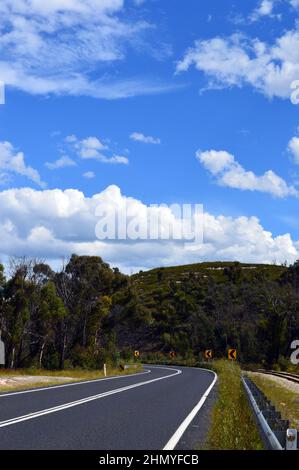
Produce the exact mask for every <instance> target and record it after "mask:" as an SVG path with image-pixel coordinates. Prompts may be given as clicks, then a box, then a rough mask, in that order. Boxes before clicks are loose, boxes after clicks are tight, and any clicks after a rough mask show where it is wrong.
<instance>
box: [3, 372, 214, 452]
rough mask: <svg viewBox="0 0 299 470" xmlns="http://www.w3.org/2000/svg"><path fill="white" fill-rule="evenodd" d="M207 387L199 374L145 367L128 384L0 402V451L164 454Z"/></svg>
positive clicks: (64, 389) (68, 388) (205, 375)
mask: <svg viewBox="0 0 299 470" xmlns="http://www.w3.org/2000/svg"><path fill="white" fill-rule="evenodd" d="M215 381H216V376H215V374H214V373H213V372H211V371H208V370H204V369H195V368H185V367H166V366H145V367H144V372H141V373H139V374H134V375H129V376H121V377H113V378H111V377H110V378H106V379H99V380H93V381H87V382H84V383H82V382H80V383H75V384H65V385H59V386H54V387H49V388H46V389H35V390H27V391H24V392H13V393H6V394H0V449H73V450H74V449H78V450H79V449H80V450H81V449H84V450H85V449H95V450H101V449H103V450H112V449H116V450H131V449H143V450H145V449H147V450H151V449H169V450H170V449H173V448H174V447H175V446H176V445H177V444H178V442H179V441H180V439H181V437H182V435H183V433H184V431H185V430H186V429H187V427H188V426H189V425H190V423H191V421H192V420H193V418H194V417H195V416H196V415H197V414H198V413H199V416H200V413H201V407H202V405H203V403H204V401H205V399H206V397H207V395H208V394H209V392H210V391H211V390H212V388H213V386H214V383H215ZM197 416H198V415H197Z"/></svg>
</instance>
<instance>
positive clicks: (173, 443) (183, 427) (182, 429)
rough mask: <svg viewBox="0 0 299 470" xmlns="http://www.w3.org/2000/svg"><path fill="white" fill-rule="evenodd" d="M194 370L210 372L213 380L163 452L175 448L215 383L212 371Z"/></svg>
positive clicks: (215, 377) (215, 376)
mask: <svg viewBox="0 0 299 470" xmlns="http://www.w3.org/2000/svg"><path fill="white" fill-rule="evenodd" d="M195 369H197V370H205V371H206V372H211V373H212V374H214V380H213V382H212V383H211V385H210V386H209V387H208V388H207V390H206V391H205V393H204V394H203V396H202V397H201V399H200V400H199V402H198V403H197V405H196V406H195V407H194V408H193V410H192V411H191V412H190V413H189V414H188V416H187V417H186V418H185V419H184V421H183V422H182V424H181V425H180V426H179V428H178V429H177V430H176V432H175V433H174V435H173V436H172V437H171V438H170V439H169V441H168V442H167V444H166V445H165V447H164V448H163V450H174V448H175V447H176V445H177V443H178V442H179V440H180V439H181V437H182V436H183V434H184V432H185V431H186V429H187V428H188V426H189V425H190V424H191V422H192V421H193V419H194V418H195V416H196V415H197V413H198V412H199V410H200V409H201V407H202V406H203V404H204V402H205V401H206V399H207V398H208V396H209V394H210V392H211V390H212V388H213V387H214V385H215V383H216V382H217V378H218V376H217V374H216V372H214V371H212V370H209V369H202V368H199V367H197V368H196V367H195Z"/></svg>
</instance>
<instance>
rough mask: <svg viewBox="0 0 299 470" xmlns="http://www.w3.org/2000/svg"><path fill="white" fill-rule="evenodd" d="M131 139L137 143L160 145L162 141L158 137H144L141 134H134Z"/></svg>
mask: <svg viewBox="0 0 299 470" xmlns="http://www.w3.org/2000/svg"><path fill="white" fill-rule="evenodd" d="M130 139H131V140H134V141H135V142H142V143H144V144H154V145H157V144H160V143H161V140H160V139H159V138H158V137H152V136H150V135H144V134H142V133H141V132H132V134H131V135H130Z"/></svg>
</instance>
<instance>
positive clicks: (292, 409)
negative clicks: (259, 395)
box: [248, 373, 299, 429]
mask: <svg viewBox="0 0 299 470" xmlns="http://www.w3.org/2000/svg"><path fill="white" fill-rule="evenodd" d="M248 375H249V376H250V378H251V379H252V380H253V381H254V382H255V383H256V385H257V386H258V387H259V388H260V389H261V390H262V391H263V392H264V393H265V395H266V396H267V398H269V400H270V401H271V402H272V403H273V405H274V406H275V407H276V409H277V410H278V411H280V412H281V415H282V417H283V419H288V420H289V421H290V424H291V427H294V428H297V429H299V393H296V392H295V391H293V390H291V389H290V388H289V387H288V383H287V381H285V382H286V383H285V385H282V383H281V381H280V382H278V381H276V380H275V377H274V378H273V379H272V378H271V377H267V376H264V375H263V376H262V375H261V374H254V373H249V374H248Z"/></svg>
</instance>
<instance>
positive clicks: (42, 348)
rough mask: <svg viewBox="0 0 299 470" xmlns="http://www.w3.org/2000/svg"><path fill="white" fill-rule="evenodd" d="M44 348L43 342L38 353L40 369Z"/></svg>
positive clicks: (44, 343)
mask: <svg viewBox="0 0 299 470" xmlns="http://www.w3.org/2000/svg"><path fill="white" fill-rule="evenodd" d="M45 346H46V340H44V342H43V344H42V347H41V350H40V353H39V368H40V369H41V368H42V360H43V355H44V350H45Z"/></svg>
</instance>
